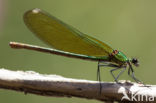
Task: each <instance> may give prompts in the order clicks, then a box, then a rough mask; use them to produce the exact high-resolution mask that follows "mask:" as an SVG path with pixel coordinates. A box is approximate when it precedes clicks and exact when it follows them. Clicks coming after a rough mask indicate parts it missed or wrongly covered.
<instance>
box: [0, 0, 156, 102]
mask: <svg viewBox="0 0 156 103" xmlns="http://www.w3.org/2000/svg"><path fill="white" fill-rule="evenodd" d="M155 5H156V1H155V0H150V1H149V0H131V1H130V0H128V1H127V0H126V1H125V0H108V1H106V0H0V68H7V69H10V70H24V71H26V70H33V71H36V72H39V73H43V74H57V75H62V76H65V77H70V78H77V79H89V80H96V70H97V63H96V62H91V61H84V60H79V59H71V58H66V57H62V56H56V55H50V54H45V53H39V52H34V51H28V50H15V49H11V48H10V47H9V46H8V44H9V42H10V41H17V42H23V43H29V44H35V45H40V46H46V47H48V46H47V45H45V44H44V43H43V42H42V41H40V40H39V39H38V38H37V37H36V36H35V35H34V34H32V33H31V32H30V31H29V30H28V29H27V28H26V26H25V25H24V23H23V19H22V16H23V13H24V12H25V11H27V10H29V9H32V8H40V9H43V10H45V11H47V12H49V13H50V14H52V15H54V16H56V17H57V18H59V19H61V20H62V21H64V22H66V23H67V24H70V25H72V26H74V27H75V28H77V29H79V30H80V31H82V32H84V33H86V34H88V35H90V36H93V37H95V38H98V39H99V40H101V41H104V42H105V43H107V44H109V45H110V46H111V47H112V48H114V49H118V50H121V51H122V52H124V53H125V54H126V55H127V56H128V57H137V58H138V59H139V60H140V67H138V68H135V67H134V69H135V74H136V76H137V77H138V78H139V79H141V80H142V81H144V82H145V84H146V83H147V84H156V80H155V74H156V67H155V63H156V61H155V59H156V55H155V53H156V45H155V44H156V6H155ZM110 69H111V68H108V69H102V70H101V75H102V80H103V81H113V78H112V76H111V75H110V73H109V70H110ZM120 79H126V80H132V79H131V78H130V77H129V76H128V75H127V72H125V73H124V75H122V76H121V77H120ZM0 101H1V102H2V103H12V102H16V103H43V102H44V103H54V102H55V103H57V102H58V103H79V102H83V103H95V102H97V103H98V101H94V100H86V99H79V98H56V97H43V96H37V95H32V94H28V95H24V93H21V92H14V91H9V90H2V89H0Z"/></svg>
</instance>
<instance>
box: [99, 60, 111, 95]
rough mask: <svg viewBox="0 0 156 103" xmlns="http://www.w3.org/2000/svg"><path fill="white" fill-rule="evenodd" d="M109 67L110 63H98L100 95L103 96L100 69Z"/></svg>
mask: <svg viewBox="0 0 156 103" xmlns="http://www.w3.org/2000/svg"><path fill="white" fill-rule="evenodd" d="M108 65H109V64H108V63H105V64H100V61H98V68H97V81H99V83H100V94H101V90H102V84H101V75H100V67H101V66H108Z"/></svg>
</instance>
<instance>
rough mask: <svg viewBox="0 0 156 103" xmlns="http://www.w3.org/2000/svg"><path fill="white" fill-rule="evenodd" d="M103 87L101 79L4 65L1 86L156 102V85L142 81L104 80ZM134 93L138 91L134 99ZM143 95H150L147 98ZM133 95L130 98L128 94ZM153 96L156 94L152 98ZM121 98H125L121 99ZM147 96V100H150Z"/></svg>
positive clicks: (1, 72) (119, 99) (72, 94)
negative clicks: (9, 68) (16, 69)
mask: <svg viewBox="0 0 156 103" xmlns="http://www.w3.org/2000/svg"><path fill="white" fill-rule="evenodd" d="M101 85H102V91H101V94H100V91H99V90H100V89H99V87H100V84H99V82H97V81H89V80H78V79H71V78H64V77H62V76H58V75H43V74H39V73H36V72H33V71H26V72H23V71H10V70H6V69H0V88H3V89H10V90H16V91H22V92H24V93H25V94H27V93H33V94H38V95H43V96H57V97H64V96H66V97H72V96H74V97H80V98H88V99H97V100H101V101H109V102H113V101H118V102H124V103H125V102H137V103H139V102H148V103H149V100H151V101H152V103H156V98H155V97H156V86H154V85H148V86H147V85H146V86H145V85H142V84H136V83H131V82H125V81H123V82H121V83H113V82H109V83H108V82H107V83H106V82H105V83H104V82H102V83H101ZM132 95H136V97H135V98H132V99H131V96H132ZM139 95H144V96H147V98H145V97H144V98H143V100H141V99H142V98H141V97H140V101H138V97H139ZM126 96H128V98H129V99H130V101H128V100H127V99H126V98H122V97H126ZM152 97H153V98H152ZM121 99H123V100H122V101H121ZM146 99H147V100H146Z"/></svg>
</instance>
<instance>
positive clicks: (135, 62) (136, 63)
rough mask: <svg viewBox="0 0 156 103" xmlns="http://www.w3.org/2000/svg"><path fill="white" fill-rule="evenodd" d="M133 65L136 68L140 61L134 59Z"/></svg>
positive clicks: (132, 60)
mask: <svg viewBox="0 0 156 103" xmlns="http://www.w3.org/2000/svg"><path fill="white" fill-rule="evenodd" d="M131 63H132V64H133V65H135V66H136V67H138V66H139V61H138V59H136V58H132V59H131Z"/></svg>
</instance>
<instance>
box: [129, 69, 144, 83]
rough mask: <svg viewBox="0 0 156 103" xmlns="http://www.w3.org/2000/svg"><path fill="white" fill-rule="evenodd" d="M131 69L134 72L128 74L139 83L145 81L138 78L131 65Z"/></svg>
mask: <svg viewBox="0 0 156 103" xmlns="http://www.w3.org/2000/svg"><path fill="white" fill-rule="evenodd" d="M129 70H131V72H132V74H130V72H129V73H128V75H130V76H131V77H132V78H133V79H134V80H135V81H136V82H137V83H142V84H143V82H141V81H140V80H139V79H137V78H136V77H135V75H134V70H133V68H131V67H130V68H129Z"/></svg>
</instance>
